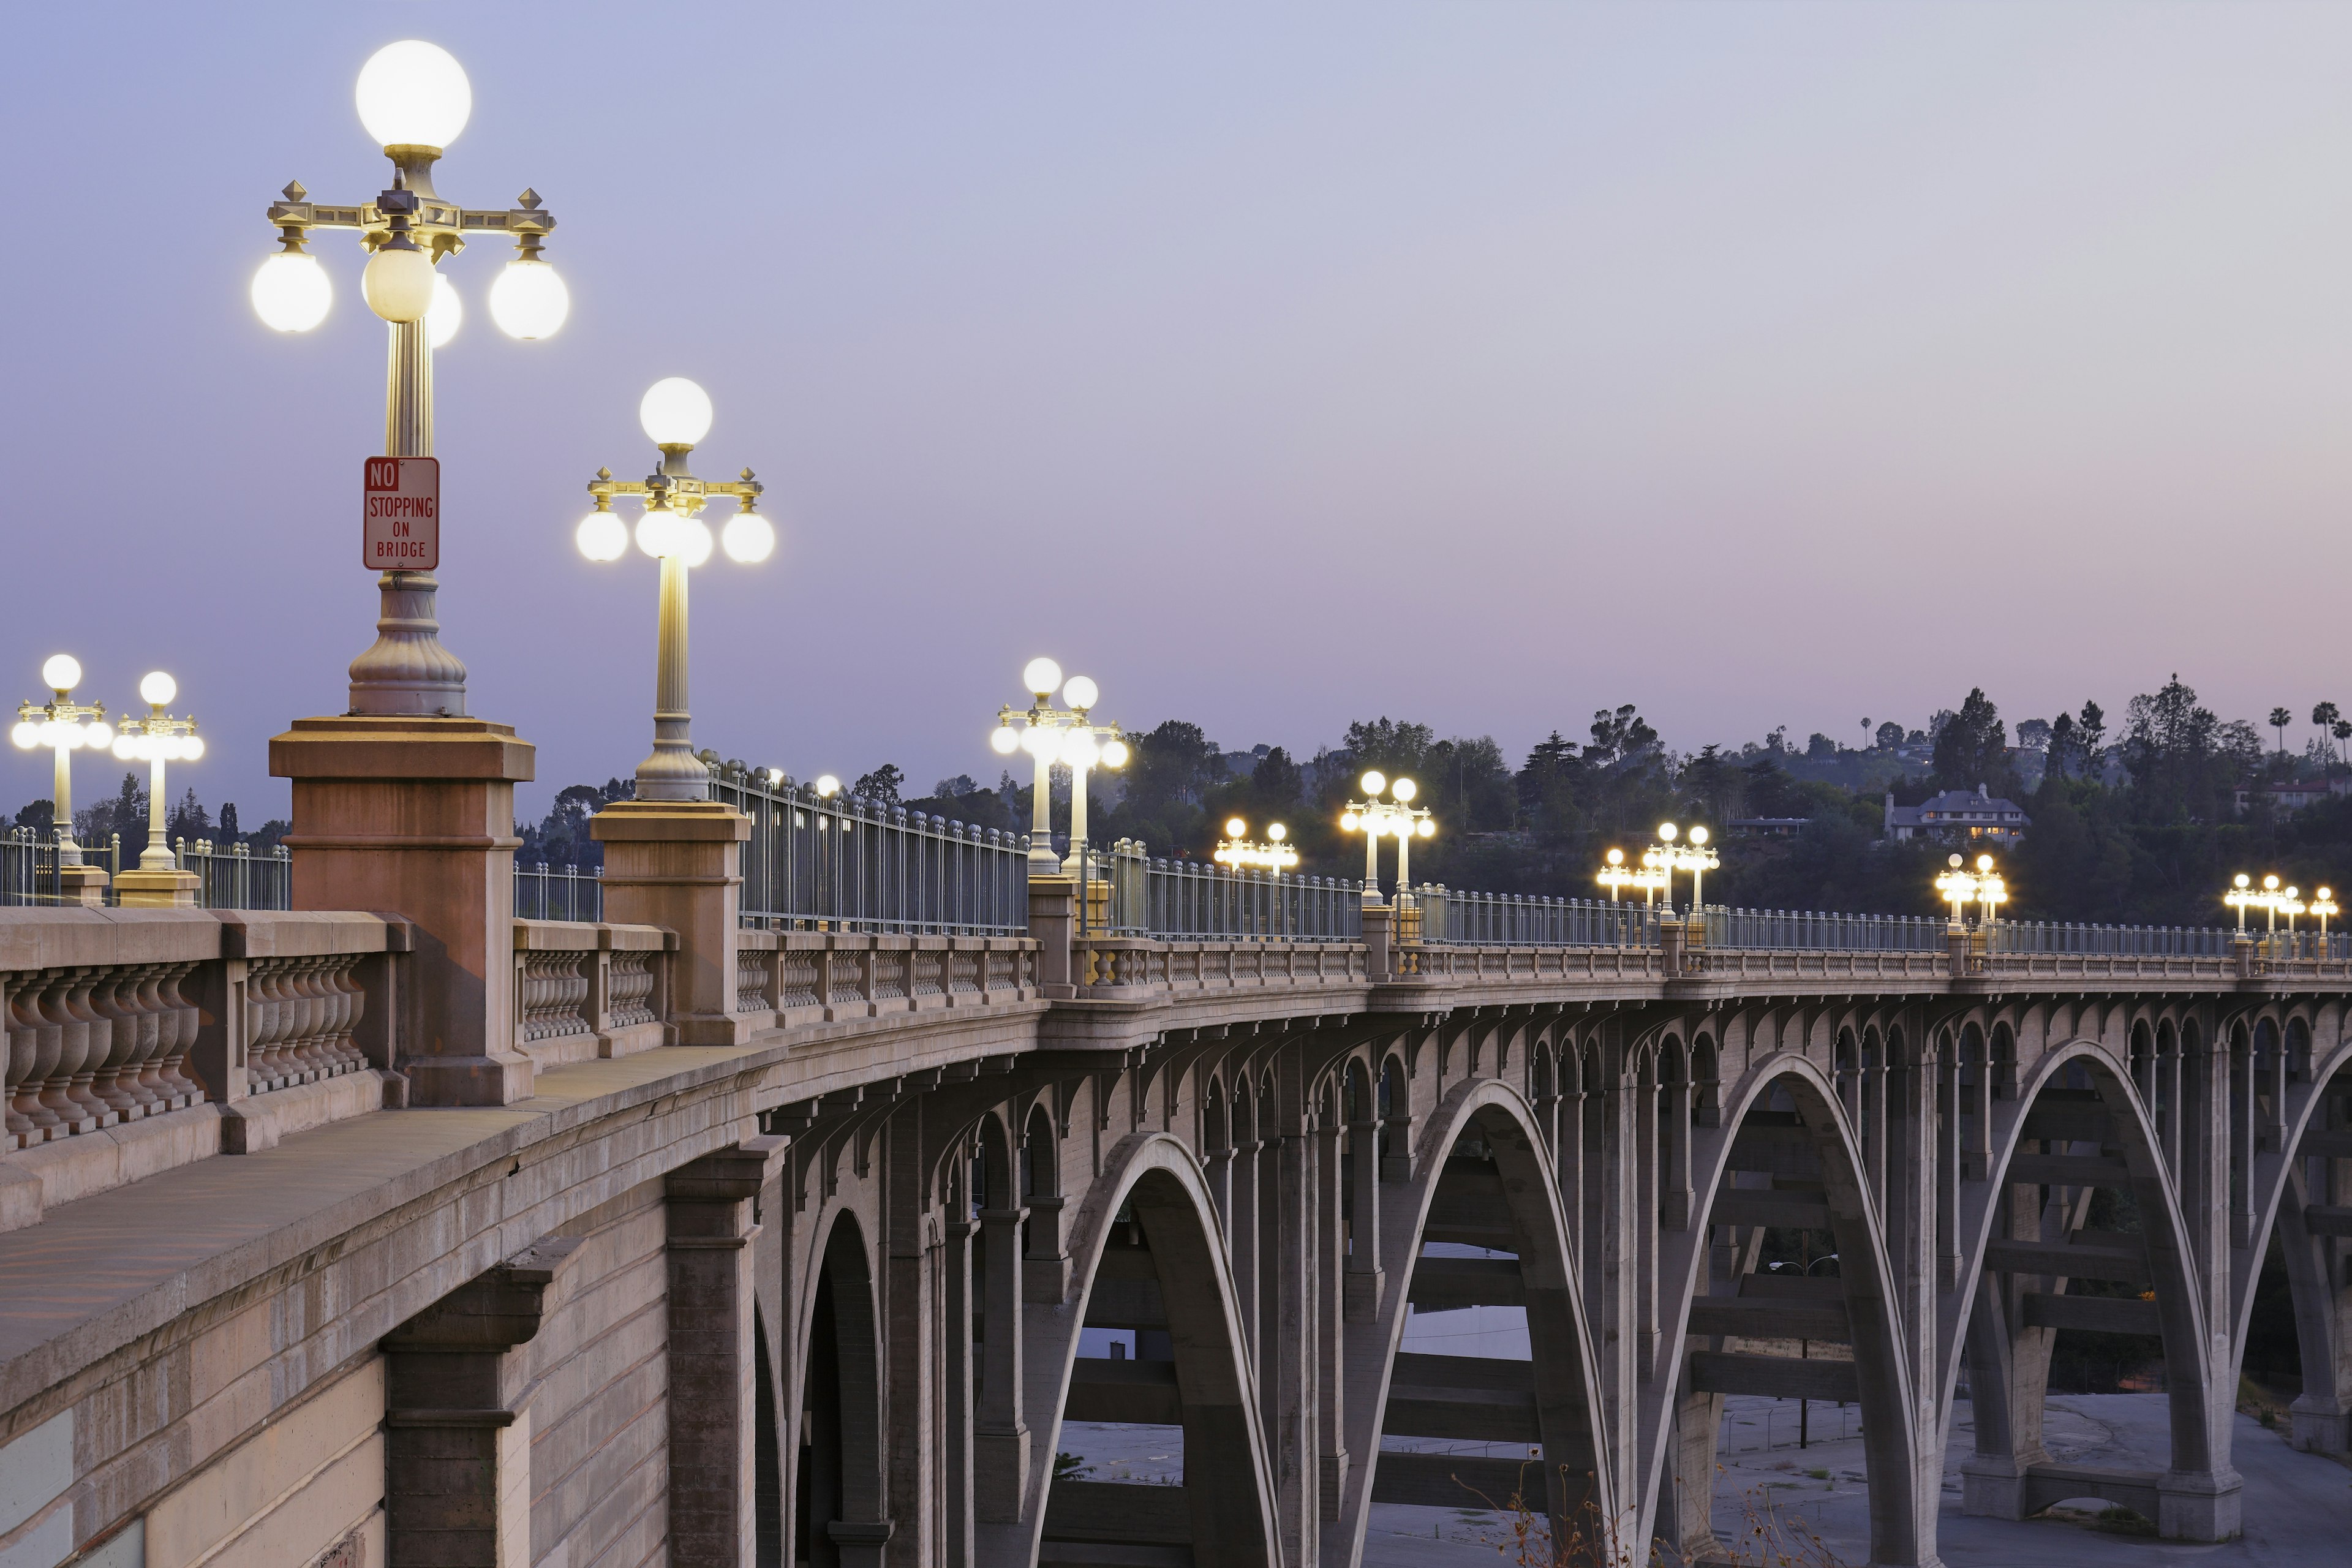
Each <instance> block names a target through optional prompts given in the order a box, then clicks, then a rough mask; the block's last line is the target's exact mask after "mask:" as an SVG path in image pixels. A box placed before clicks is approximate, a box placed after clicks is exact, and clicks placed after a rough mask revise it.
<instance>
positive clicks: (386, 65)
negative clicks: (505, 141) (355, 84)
mask: <svg viewBox="0 0 2352 1568" xmlns="http://www.w3.org/2000/svg"><path fill="white" fill-rule="evenodd" d="M354 96H355V97H356V98H357V100H358V102H359V110H360V123H361V124H362V125H364V126H366V127H367V133H368V134H369V135H371V136H373V137H374V138H375V141H376V145H377V146H379V147H432V148H436V149H439V148H446V147H447V146H448V145H449V143H450V142H455V141H456V140H457V133H458V132H461V131H463V130H465V129H466V121H467V120H469V119H471V118H472V117H473V113H474V89H473V84H472V83H470V82H468V81H467V79H466V68H465V67H463V66H461V65H459V64H458V63H457V59H456V58H455V57H453V56H452V55H451V54H450V53H449V51H448V50H446V49H445V48H443V47H440V46H439V45H438V44H428V43H425V42H423V41H422V40H420V39H415V38H410V39H407V40H405V41H404V42H402V43H397V44H386V45H385V46H384V47H382V48H380V49H378V50H377V51H376V52H375V53H374V54H373V55H370V56H369V57H368V63H367V64H365V65H363V66H362V67H361V68H360V80H359V88H358V90H357V92H356V93H355V94H354Z"/></svg>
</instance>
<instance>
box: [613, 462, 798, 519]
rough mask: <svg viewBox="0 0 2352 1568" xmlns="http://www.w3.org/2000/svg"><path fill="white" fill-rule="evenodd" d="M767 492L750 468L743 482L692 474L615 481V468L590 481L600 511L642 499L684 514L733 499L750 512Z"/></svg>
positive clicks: (652, 475)
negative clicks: (616, 501) (619, 500)
mask: <svg viewBox="0 0 2352 1568" xmlns="http://www.w3.org/2000/svg"><path fill="white" fill-rule="evenodd" d="M766 489H767V487H766V486H764V485H762V484H761V483H760V481H759V480H758V479H754V478H753V477H752V475H751V469H749V468H746V469H744V470H743V477H742V478H741V479H696V478H695V477H694V476H693V475H692V474H647V475H646V477H645V478H644V479H614V477H613V470H612V469H610V468H599V469H597V470H596V477H595V478H594V479H590V480H589V481H588V493H589V494H590V495H592V496H593V497H595V498H596V510H599V511H604V510H609V509H610V508H611V505H612V501H613V498H614V496H643V497H645V498H646V506H647V507H648V508H650V509H652V510H664V509H667V510H672V511H676V512H678V513H681V514H683V515H691V514H692V513H694V512H696V511H699V510H701V509H702V504H703V503H704V502H705V501H707V500H709V499H710V498H711V497H713V496H719V497H724V498H726V499H728V500H733V501H734V502H735V503H736V504H737V505H738V506H740V507H741V508H742V509H743V510H745V511H751V510H755V508H756V505H757V503H758V501H759V499H760V497H761V495H762V494H763V493H765V491H766ZM681 502H683V503H684V504H683V505H681V504H679V503H681Z"/></svg>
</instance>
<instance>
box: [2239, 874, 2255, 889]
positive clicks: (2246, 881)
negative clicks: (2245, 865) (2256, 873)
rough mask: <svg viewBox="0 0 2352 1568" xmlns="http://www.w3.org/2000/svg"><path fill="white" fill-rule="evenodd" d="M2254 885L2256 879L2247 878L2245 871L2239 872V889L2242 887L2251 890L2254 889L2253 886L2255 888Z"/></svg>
mask: <svg viewBox="0 0 2352 1568" xmlns="http://www.w3.org/2000/svg"><path fill="white" fill-rule="evenodd" d="M2253 883H2254V879H2252V877H2249V876H2247V875H2246V874H2245V873H2244V872H2243V871H2241V872H2239V873H2238V886H2239V887H2241V888H2251V887H2252V886H2253Z"/></svg>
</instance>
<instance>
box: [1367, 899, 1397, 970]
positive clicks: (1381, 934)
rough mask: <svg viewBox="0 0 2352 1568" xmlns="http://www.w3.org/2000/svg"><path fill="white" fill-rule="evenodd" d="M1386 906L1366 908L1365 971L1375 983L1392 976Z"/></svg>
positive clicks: (1389, 913) (1368, 905)
mask: <svg viewBox="0 0 2352 1568" xmlns="http://www.w3.org/2000/svg"><path fill="white" fill-rule="evenodd" d="M1391 912H1392V911H1391V910H1390V909H1389V907H1388V905H1386V904H1366V905H1365V906H1364V970H1365V973H1368V974H1369V975H1370V976H1371V978H1372V980H1373V982H1374V983H1375V984H1377V983H1378V982H1380V981H1382V980H1387V979H1389V978H1391V969H1390V966H1389V917H1390V915H1391Z"/></svg>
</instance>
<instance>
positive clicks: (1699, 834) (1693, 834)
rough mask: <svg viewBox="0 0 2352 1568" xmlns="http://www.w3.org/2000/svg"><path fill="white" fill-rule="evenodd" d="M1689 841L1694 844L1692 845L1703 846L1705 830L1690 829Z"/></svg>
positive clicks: (1699, 828) (1701, 828)
mask: <svg viewBox="0 0 2352 1568" xmlns="http://www.w3.org/2000/svg"><path fill="white" fill-rule="evenodd" d="M1690 841H1691V842H1692V843H1694V844H1704V843H1706V828H1704V827H1694V828H1692V829H1691V830H1690Z"/></svg>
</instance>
